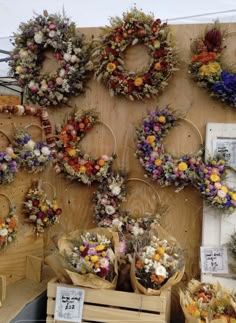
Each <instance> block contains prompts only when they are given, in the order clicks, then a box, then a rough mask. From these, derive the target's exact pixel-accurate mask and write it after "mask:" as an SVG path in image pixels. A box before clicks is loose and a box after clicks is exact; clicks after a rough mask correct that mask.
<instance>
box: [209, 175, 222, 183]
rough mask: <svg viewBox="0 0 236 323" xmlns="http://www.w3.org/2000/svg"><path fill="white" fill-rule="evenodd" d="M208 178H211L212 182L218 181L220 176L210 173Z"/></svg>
mask: <svg viewBox="0 0 236 323" xmlns="http://www.w3.org/2000/svg"><path fill="white" fill-rule="evenodd" d="M210 180H211V181H212V182H218V181H219V180H220V177H219V176H218V175H217V174H212V175H211V176H210Z"/></svg>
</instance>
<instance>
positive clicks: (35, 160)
mask: <svg viewBox="0 0 236 323" xmlns="http://www.w3.org/2000/svg"><path fill="white" fill-rule="evenodd" d="M29 126H37V127H39V128H40V129H41V130H42V128H41V127H40V126H38V125H33V124H30V125H29ZM29 126H27V127H26V128H22V129H20V128H18V129H16V133H15V136H14V142H13V147H14V149H15V154H16V155H17V158H16V159H17V162H18V164H19V166H20V167H23V168H26V169H28V170H29V171H30V172H40V171H42V170H44V169H45V168H46V167H47V166H48V165H49V163H50V161H51V160H52V153H51V149H50V147H49V146H48V145H47V143H46V142H43V141H38V142H35V141H34V140H33V139H32V138H31V136H30V134H29V133H28V131H27V129H28V127H29Z"/></svg>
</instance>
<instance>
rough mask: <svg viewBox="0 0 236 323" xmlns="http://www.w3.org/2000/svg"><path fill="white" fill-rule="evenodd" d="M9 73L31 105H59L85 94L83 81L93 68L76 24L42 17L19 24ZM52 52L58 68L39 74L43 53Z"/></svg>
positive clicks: (47, 15)
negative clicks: (51, 71)
mask: <svg viewBox="0 0 236 323" xmlns="http://www.w3.org/2000/svg"><path fill="white" fill-rule="evenodd" d="M14 36H15V43H14V46H15V47H14V49H13V51H12V54H11V58H12V59H11V61H10V62H9V65H10V66H11V73H12V74H13V75H14V77H16V78H17V80H18V84H19V85H20V86H21V87H26V89H27V91H26V95H27V97H28V98H29V100H30V101H31V102H33V103H37V104H39V105H41V106H50V105H58V104H60V103H65V102H67V101H68V99H69V97H70V96H72V95H78V94H80V93H81V92H83V91H84V81H85V80H86V79H87V78H88V72H90V71H91V69H92V64H91V62H90V61H89V53H88V45H86V44H85V41H84V36H83V35H82V34H80V33H78V32H77V30H76V26H75V23H73V22H70V20H69V19H68V18H67V17H65V15H63V16H60V15H56V14H53V15H49V14H48V13H47V11H44V13H43V15H38V16H36V18H34V19H31V20H29V21H28V22H27V23H21V24H20V26H19V32H17V33H15V35H14ZM47 50H52V51H53V52H54V56H55V58H56V60H57V63H58V65H59V66H60V67H59V68H58V70H57V71H56V72H55V73H51V74H41V73H40V71H41V67H42V62H43V60H44V54H45V52H46V51H47Z"/></svg>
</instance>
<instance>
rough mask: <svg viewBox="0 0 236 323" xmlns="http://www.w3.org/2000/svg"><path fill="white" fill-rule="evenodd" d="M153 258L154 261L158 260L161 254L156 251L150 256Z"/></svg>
mask: <svg viewBox="0 0 236 323" xmlns="http://www.w3.org/2000/svg"><path fill="white" fill-rule="evenodd" d="M152 259H153V260H156V261H159V260H160V259H161V256H160V255H159V254H158V253H156V254H155V255H154V256H153V257H152Z"/></svg>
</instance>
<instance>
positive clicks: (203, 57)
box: [189, 23, 236, 108]
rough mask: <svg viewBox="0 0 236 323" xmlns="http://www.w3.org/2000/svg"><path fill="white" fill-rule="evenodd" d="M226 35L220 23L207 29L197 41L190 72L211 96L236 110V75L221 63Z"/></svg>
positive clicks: (194, 44)
mask: <svg viewBox="0 0 236 323" xmlns="http://www.w3.org/2000/svg"><path fill="white" fill-rule="evenodd" d="M224 34H225V33H224V32H222V30H221V27H220V25H219V23H215V24H214V25H213V26H210V27H208V28H207V30H206V31H205V33H204V35H203V36H201V37H198V38H197V39H195V41H194V42H193V45H192V54H193V56H192V61H191V63H190V66H189V72H190V74H191V76H192V78H193V79H194V80H195V81H196V82H197V84H198V85H199V86H201V87H202V88H205V89H207V90H208V91H209V92H210V95H211V96H214V97H216V98H217V99H219V100H221V101H223V102H225V103H226V104H228V105H230V106H232V107H233V108H235V107H236V74H235V72H233V71H229V70H227V69H226V68H225V67H223V64H222V62H221V60H222V52H223V40H224V36H225V35H224Z"/></svg>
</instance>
